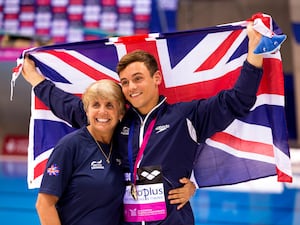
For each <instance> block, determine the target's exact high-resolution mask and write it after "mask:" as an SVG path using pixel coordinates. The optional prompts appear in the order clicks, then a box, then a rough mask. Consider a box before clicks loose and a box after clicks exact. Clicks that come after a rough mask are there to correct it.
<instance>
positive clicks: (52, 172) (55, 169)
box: [47, 164, 59, 176]
mask: <svg viewBox="0 0 300 225" xmlns="http://www.w3.org/2000/svg"><path fill="white" fill-rule="evenodd" d="M47 173H48V175H49V176H57V175H58V174H59V169H58V166H57V165H56V164H52V165H51V166H50V167H49V168H48V169H47Z"/></svg>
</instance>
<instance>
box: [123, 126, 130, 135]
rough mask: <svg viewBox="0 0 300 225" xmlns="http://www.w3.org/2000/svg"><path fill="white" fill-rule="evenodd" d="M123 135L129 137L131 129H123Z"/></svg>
mask: <svg viewBox="0 0 300 225" xmlns="http://www.w3.org/2000/svg"><path fill="white" fill-rule="evenodd" d="M121 134H122V135H127V136H128V135H129V127H123V129H122V131H121Z"/></svg>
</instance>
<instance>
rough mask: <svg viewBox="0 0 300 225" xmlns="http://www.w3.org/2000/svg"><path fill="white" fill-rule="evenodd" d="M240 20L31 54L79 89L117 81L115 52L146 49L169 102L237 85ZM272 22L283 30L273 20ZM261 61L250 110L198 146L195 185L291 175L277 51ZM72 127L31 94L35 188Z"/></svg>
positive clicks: (242, 47) (54, 76)
mask: <svg viewBox="0 0 300 225" xmlns="http://www.w3.org/2000/svg"><path fill="white" fill-rule="evenodd" d="M245 23H246V21H241V22H237V23H233V24H227V25H221V26H215V27H208V28H204V29H198V30H191V31H182V32H174V33H164V34H147V35H137V36H128V37H114V38H107V39H102V40H97V41H87V42H78V43H68V44H61V45H54V46H45V47H40V48H36V49H33V50H30V51H29V54H30V55H31V57H32V58H33V59H34V61H35V62H36V65H37V67H38V68H39V69H40V70H41V72H42V73H43V74H44V75H46V76H47V78H48V79H50V80H52V81H53V82H54V83H55V85H56V86H57V87H59V88H61V89H63V90H65V91H67V92H70V93H72V94H74V95H78V96H80V95H81V94H82V93H83V91H84V90H85V88H86V87H87V86H88V85H89V84H90V83H91V82H93V81H95V80H99V79H102V78H109V79H113V80H115V81H119V78H118V75H117V73H116V72H115V68H116V65H117V63H118V60H119V59H120V57H122V56H123V55H124V54H126V53H127V52H130V51H132V50H135V49H143V50H146V51H148V52H150V53H152V54H153V55H154V56H155V57H156V58H157V60H158V62H159V66H160V69H161V71H162V73H163V82H162V84H161V86H160V91H161V94H163V95H165V96H167V99H168V102H169V103H174V102H177V101H189V100H192V99H199V98H207V97H210V96H213V95H215V94H217V93H218V92H219V91H220V90H223V89H228V88H231V87H232V86H233V85H234V83H235V81H236V79H237V77H238V76H239V72H240V70H241V67H242V64H243V62H244V61H245V59H246V56H247V50H248V49H247V48H248V38H247V34H246V30H245V26H244V25H243V24H245ZM273 29H274V32H275V33H280V32H281V31H280V29H279V28H278V27H277V26H276V24H274V25H273ZM263 67H264V74H263V79H262V82H261V85H260V88H259V91H258V93H257V101H256V104H255V105H254V106H253V108H252V109H251V112H250V114H249V115H248V116H246V117H245V118H239V119H236V120H234V121H233V122H232V124H230V125H229V127H228V128H227V129H225V130H224V131H222V132H219V133H217V134H215V135H214V136H213V137H211V138H209V139H207V140H206V142H205V143H204V144H202V145H201V148H202V151H199V152H200V154H199V155H198V157H197V159H196V160H195V169H194V173H193V175H194V177H195V180H196V181H197V184H198V186H200V187H204V186H215V185H224V184H234V183H239V182H243V181H248V180H252V179H257V178H262V177H267V176H272V175H277V176H278V181H281V182H291V181H292V172H291V163H290V154H289V146H288V142H287V141H288V136H287V128H286V121H285V113H284V81H283V71H282V63H281V55H280V52H279V51H278V52H276V53H274V54H268V55H265V56H264V63H263ZM199 90H201V91H199ZM73 130H74V128H72V127H71V126H70V124H68V123H66V122H65V121H62V120H61V119H59V118H57V117H56V116H55V115H53V114H52V113H51V111H50V110H49V109H48V108H47V107H46V106H45V105H44V104H43V103H42V102H41V101H40V100H39V99H37V98H36V97H35V96H34V93H32V116H31V122H30V141H29V148H28V153H29V154H28V186H29V188H36V187H39V185H40V182H41V178H42V175H43V171H44V169H45V165H46V162H47V159H48V157H49V155H50V154H51V151H52V150H53V147H54V146H55V144H56V143H57V141H58V140H59V139H60V138H61V137H62V136H64V135H65V134H67V133H69V132H71V131H73Z"/></svg>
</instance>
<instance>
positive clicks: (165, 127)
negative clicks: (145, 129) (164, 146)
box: [155, 124, 170, 134]
mask: <svg viewBox="0 0 300 225" xmlns="http://www.w3.org/2000/svg"><path fill="white" fill-rule="evenodd" d="M169 127H170V124H165V125H161V126H157V127H155V131H156V133H157V134H158V133H160V132H163V131H164V130H166V129H168V128H169Z"/></svg>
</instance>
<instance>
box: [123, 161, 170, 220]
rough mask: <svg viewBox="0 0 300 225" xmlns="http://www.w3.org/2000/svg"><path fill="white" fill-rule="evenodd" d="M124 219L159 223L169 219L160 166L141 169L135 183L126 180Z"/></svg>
mask: <svg viewBox="0 0 300 225" xmlns="http://www.w3.org/2000/svg"><path fill="white" fill-rule="evenodd" d="M126 182H127V184H126V192H125V195H124V199H123V203H124V217H125V221H126V222H141V221H157V220H163V219H165V218H166V217H167V209H166V202H165V194H164V186H163V176H162V170H161V167H160V166H148V167H141V168H138V170H137V180H136V182H135V184H134V183H132V182H131V181H130V179H127V180H126Z"/></svg>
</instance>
